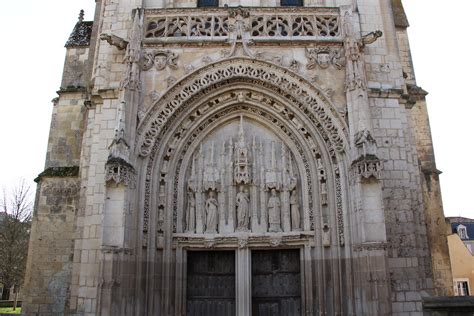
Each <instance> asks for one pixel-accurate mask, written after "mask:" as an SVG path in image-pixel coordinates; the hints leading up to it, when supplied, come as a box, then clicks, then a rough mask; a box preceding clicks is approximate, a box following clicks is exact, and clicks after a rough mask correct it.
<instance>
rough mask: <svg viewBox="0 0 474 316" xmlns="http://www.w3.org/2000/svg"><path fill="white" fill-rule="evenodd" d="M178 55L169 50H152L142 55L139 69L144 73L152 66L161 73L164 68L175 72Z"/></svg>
mask: <svg viewBox="0 0 474 316" xmlns="http://www.w3.org/2000/svg"><path fill="white" fill-rule="evenodd" d="M177 60H178V55H177V54H176V53H174V52H172V51H170V50H153V51H151V52H146V53H145V54H143V57H142V59H141V68H142V70H144V71H148V70H150V69H151V68H152V67H153V66H154V67H155V69H156V70H158V71H161V70H164V69H165V68H166V67H169V68H170V69H173V70H176V69H177V68H178V61H177Z"/></svg>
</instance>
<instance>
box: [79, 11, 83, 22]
mask: <svg viewBox="0 0 474 316" xmlns="http://www.w3.org/2000/svg"><path fill="white" fill-rule="evenodd" d="M83 21H84V10H81V11H80V12H79V23H82V22H83Z"/></svg>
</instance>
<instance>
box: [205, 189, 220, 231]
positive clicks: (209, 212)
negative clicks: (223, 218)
mask: <svg viewBox="0 0 474 316" xmlns="http://www.w3.org/2000/svg"><path fill="white" fill-rule="evenodd" d="M217 205H218V204H217V200H216V197H215V193H214V191H210V192H209V197H208V198H207V200H206V233H216V232H217Z"/></svg>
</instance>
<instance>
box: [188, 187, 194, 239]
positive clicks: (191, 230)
mask: <svg viewBox="0 0 474 316" xmlns="http://www.w3.org/2000/svg"><path fill="white" fill-rule="evenodd" d="M195 226H196V199H195V198H194V192H192V191H189V192H188V208H187V212H186V232H187V233H194V227H195Z"/></svg>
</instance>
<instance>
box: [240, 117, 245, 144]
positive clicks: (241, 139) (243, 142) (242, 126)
mask: <svg viewBox="0 0 474 316" xmlns="http://www.w3.org/2000/svg"><path fill="white" fill-rule="evenodd" d="M244 144H245V136H244V117H243V116H242V115H241V116H240V126H239V145H244Z"/></svg>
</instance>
